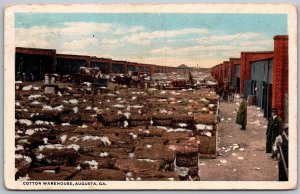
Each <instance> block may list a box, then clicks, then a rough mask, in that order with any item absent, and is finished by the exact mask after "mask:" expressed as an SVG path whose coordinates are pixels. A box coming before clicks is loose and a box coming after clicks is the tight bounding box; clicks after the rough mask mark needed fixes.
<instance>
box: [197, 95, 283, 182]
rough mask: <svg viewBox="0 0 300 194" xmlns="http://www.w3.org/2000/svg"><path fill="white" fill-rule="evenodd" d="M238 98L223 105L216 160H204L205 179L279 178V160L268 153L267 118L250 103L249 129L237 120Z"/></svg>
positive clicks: (269, 179) (203, 177)
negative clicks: (238, 123)
mask: <svg viewBox="0 0 300 194" xmlns="http://www.w3.org/2000/svg"><path fill="white" fill-rule="evenodd" d="M238 101H239V100H238V99H235V100H234V102H232V103H229V102H222V103H221V104H220V110H221V111H220V116H221V122H220V125H219V141H218V148H217V149H218V154H219V156H218V157H217V159H202V160H201V164H200V173H201V180H202V181H249V180H253V181H254V180H255V181H259V180H261V181H276V180H277V177H278V175H277V174H278V167H277V161H273V160H272V159H271V158H270V154H266V153H265V142H266V140H265V138H266V136H265V134H266V128H267V120H266V118H264V117H263V112H262V111H261V110H260V109H259V108H258V107H256V106H248V117H247V126H246V128H247V129H246V130H245V131H243V130H240V126H239V125H237V124H236V123H235V117H236V110H237V109H238Z"/></svg>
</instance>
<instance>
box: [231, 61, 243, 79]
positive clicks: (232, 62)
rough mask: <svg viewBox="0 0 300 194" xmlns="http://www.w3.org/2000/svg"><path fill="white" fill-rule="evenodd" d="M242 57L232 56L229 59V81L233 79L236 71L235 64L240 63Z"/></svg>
mask: <svg viewBox="0 0 300 194" xmlns="http://www.w3.org/2000/svg"><path fill="white" fill-rule="evenodd" d="M240 63H241V59H240V58H230V59H229V81H230V82H231V81H232V78H233V73H234V64H240Z"/></svg>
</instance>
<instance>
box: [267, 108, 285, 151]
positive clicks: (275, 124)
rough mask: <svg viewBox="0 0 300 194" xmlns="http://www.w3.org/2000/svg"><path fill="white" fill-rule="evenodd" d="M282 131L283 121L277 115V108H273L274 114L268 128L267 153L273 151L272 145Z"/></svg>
mask: <svg viewBox="0 0 300 194" xmlns="http://www.w3.org/2000/svg"><path fill="white" fill-rule="evenodd" d="M281 133H282V121H281V118H279V117H278V115H277V110H276V109H272V116H271V118H270V119H269V122H268V128H267V132H266V135H267V141H266V153H272V146H273V144H274V142H275V139H276V137H277V136H278V135H280V134H281Z"/></svg>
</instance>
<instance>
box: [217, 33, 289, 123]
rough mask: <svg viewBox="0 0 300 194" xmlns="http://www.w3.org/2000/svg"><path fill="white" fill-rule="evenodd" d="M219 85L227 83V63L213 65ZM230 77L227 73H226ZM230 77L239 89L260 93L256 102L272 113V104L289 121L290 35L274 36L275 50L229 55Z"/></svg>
mask: <svg viewBox="0 0 300 194" xmlns="http://www.w3.org/2000/svg"><path fill="white" fill-rule="evenodd" d="M211 74H212V76H213V77H214V78H215V79H216V80H217V81H218V84H219V85H223V84H224V81H225V79H224V75H225V74H226V63H225V61H224V62H223V63H222V64H219V65H216V66H214V67H212V68H211ZM225 77H226V76H225ZM228 78H229V80H230V78H231V80H232V85H233V87H234V88H236V92H238V93H241V94H244V95H245V97H247V96H248V95H255V96H256V105H258V106H260V107H261V108H262V109H263V110H264V115H265V116H266V117H267V116H270V114H271V108H276V109H277V110H278V114H279V116H280V117H281V118H282V119H284V120H285V122H287V116H288V104H287V99H288V36H287V35H278V36H274V51H262V52H241V58H230V59H229V72H228Z"/></svg>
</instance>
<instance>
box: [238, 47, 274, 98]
mask: <svg viewBox="0 0 300 194" xmlns="http://www.w3.org/2000/svg"><path fill="white" fill-rule="evenodd" d="M273 55H274V52H273V51H264V52H241V65H240V93H242V94H243V93H244V80H249V79H250V62H252V61H259V60H264V59H269V58H272V57H273Z"/></svg>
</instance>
